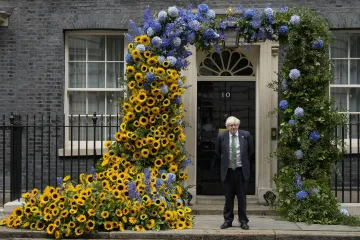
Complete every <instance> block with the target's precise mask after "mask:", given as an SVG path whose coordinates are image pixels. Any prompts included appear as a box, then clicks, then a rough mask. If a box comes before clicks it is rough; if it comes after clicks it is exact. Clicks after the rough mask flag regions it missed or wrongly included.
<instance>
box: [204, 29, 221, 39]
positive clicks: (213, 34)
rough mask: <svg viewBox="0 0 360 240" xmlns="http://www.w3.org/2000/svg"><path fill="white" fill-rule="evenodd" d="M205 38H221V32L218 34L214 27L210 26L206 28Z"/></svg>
mask: <svg viewBox="0 0 360 240" xmlns="http://www.w3.org/2000/svg"><path fill="white" fill-rule="evenodd" d="M204 38H205V39H207V40H209V39H216V38H219V34H217V33H216V32H215V31H214V29H212V28H208V29H206V30H205V32H204Z"/></svg>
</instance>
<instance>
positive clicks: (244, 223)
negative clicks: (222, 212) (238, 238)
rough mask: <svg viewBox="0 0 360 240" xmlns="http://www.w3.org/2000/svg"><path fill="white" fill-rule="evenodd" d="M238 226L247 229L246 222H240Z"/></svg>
mask: <svg viewBox="0 0 360 240" xmlns="http://www.w3.org/2000/svg"><path fill="white" fill-rule="evenodd" d="M240 228H241V229H244V230H249V225H248V224H247V223H246V222H241V223H240Z"/></svg>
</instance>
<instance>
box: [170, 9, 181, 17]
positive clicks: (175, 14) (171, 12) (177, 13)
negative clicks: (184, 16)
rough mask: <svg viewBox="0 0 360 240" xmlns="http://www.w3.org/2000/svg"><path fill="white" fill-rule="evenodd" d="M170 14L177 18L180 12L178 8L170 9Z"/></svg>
mask: <svg viewBox="0 0 360 240" xmlns="http://www.w3.org/2000/svg"><path fill="white" fill-rule="evenodd" d="M168 12H169V15H170V17H173V18H175V17H178V16H179V10H178V9H177V7H169V8H168Z"/></svg>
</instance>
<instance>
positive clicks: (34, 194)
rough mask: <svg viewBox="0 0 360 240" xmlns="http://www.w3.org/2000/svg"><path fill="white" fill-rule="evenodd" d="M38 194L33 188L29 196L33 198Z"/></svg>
mask: <svg viewBox="0 0 360 240" xmlns="http://www.w3.org/2000/svg"><path fill="white" fill-rule="evenodd" d="M64 182H65V178H64ZM38 193H39V190H38V189H37V188H34V189H33V190H32V191H31V196H33V197H35V196H36V195H37V194H38Z"/></svg>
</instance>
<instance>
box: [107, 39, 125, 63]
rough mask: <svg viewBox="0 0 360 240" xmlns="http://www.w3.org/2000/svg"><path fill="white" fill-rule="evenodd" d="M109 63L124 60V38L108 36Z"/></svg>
mask: <svg viewBox="0 0 360 240" xmlns="http://www.w3.org/2000/svg"><path fill="white" fill-rule="evenodd" d="M106 44H107V49H106V51H107V61H123V60H124V36H107V42H106Z"/></svg>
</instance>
